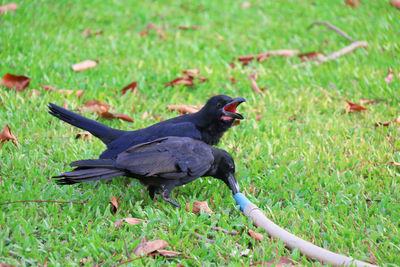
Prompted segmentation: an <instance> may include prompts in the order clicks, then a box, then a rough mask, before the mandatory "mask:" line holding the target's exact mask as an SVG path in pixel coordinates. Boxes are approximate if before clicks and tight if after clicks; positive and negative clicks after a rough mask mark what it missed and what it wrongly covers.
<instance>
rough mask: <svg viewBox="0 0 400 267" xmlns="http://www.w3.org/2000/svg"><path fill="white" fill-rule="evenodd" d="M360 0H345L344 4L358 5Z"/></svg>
mask: <svg viewBox="0 0 400 267" xmlns="http://www.w3.org/2000/svg"><path fill="white" fill-rule="evenodd" d="M361 2H362V0H346V1H345V4H346V5H348V6H352V7H358V5H359V4H360V3H361Z"/></svg>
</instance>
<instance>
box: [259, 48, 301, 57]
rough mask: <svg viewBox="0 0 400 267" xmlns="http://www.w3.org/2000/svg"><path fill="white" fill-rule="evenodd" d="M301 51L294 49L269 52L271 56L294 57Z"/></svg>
mask: <svg viewBox="0 0 400 267" xmlns="http://www.w3.org/2000/svg"><path fill="white" fill-rule="evenodd" d="M299 53H300V51H299V50H294V49H280V50H273V51H269V52H267V54H268V55H269V56H281V57H293V56H295V55H297V54H299Z"/></svg>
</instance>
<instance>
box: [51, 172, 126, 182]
mask: <svg viewBox="0 0 400 267" xmlns="http://www.w3.org/2000/svg"><path fill="white" fill-rule="evenodd" d="M124 174H125V172H123V171H120V170H116V169H107V168H87V169H79V168H78V169H75V170H73V171H70V172H65V173H62V174H60V175H58V176H54V177H53V178H55V179H57V180H56V183H57V184H59V185H70V184H75V183H82V182H90V181H99V180H108V179H112V178H116V177H119V176H122V175H124Z"/></svg>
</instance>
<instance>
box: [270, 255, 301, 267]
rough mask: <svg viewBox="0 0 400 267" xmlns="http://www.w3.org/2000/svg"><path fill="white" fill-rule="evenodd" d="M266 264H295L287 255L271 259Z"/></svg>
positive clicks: (280, 266) (278, 265)
mask: <svg viewBox="0 0 400 267" xmlns="http://www.w3.org/2000/svg"><path fill="white" fill-rule="evenodd" d="M266 266H275V267H292V266H296V265H295V264H294V263H293V261H292V260H291V259H290V258H288V257H281V258H276V259H273V260H271V261H269V262H267V264H266Z"/></svg>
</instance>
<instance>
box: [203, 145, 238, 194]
mask: <svg viewBox="0 0 400 267" xmlns="http://www.w3.org/2000/svg"><path fill="white" fill-rule="evenodd" d="M212 153H213V155H214V164H213V166H212V168H211V172H210V173H209V175H210V176H212V177H214V178H217V179H220V180H222V181H223V182H224V183H225V184H226V185H227V186H228V187H229V189H230V190H231V191H232V193H233V194H236V193H239V192H240V189H239V184H238V182H237V180H236V177H235V162H234V161H233V158H232V156H231V155H230V154H229V153H228V152H226V151H225V150H222V149H218V148H214V147H213V148H212Z"/></svg>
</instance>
